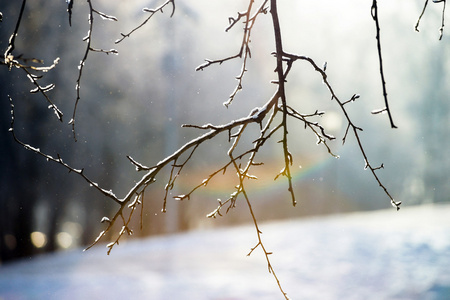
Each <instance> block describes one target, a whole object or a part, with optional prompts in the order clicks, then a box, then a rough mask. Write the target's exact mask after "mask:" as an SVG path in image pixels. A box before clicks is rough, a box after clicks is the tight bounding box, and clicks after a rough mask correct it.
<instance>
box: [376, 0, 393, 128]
mask: <svg viewBox="0 0 450 300" xmlns="http://www.w3.org/2000/svg"><path fill="white" fill-rule="evenodd" d="M371 13H372V18H373V20H374V21H375V26H376V29H377V36H376V39H377V49H378V60H379V63H380V76H381V85H382V87H383V97H384V105H385V107H384V108H382V109H380V110H377V111H373V112H372V114H378V113H382V112H387V114H388V116H389V121H390V122H391V128H397V126H395V125H394V120H393V119H392V114H391V110H390V109H389V102H388V98H387V91H386V81H385V80H384V71H383V58H382V57H381V39H380V24H379V22H378V5H377V0H373V2H372V9H371Z"/></svg>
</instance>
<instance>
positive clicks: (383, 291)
mask: <svg viewBox="0 0 450 300" xmlns="http://www.w3.org/2000/svg"><path fill="white" fill-rule="evenodd" d="M449 216H450V206H448V205H425V206H417V207H404V208H402V209H401V210H400V211H398V212H397V211H395V209H390V210H382V211H374V212H361V213H350V214H341V215H333V216H326V217H313V218H305V219H296V220H287V221H278V222H269V223H262V224H260V228H261V230H262V231H263V235H262V236H263V239H264V240H263V242H264V243H265V247H266V249H267V250H268V251H272V252H273V255H271V256H270V257H271V263H272V265H273V267H274V269H275V272H276V274H277V276H278V277H279V279H280V281H281V284H282V286H283V289H284V290H285V291H286V292H287V294H288V296H289V297H290V298H291V299H377V300H378V299H405V300H406V299H409V300H411V299H450V272H449V270H450V217H449ZM256 243H257V238H256V234H255V229H254V227H252V226H250V225H248V226H239V227H232V228H222V229H208V230H203V231H195V232H189V233H184V234H177V235H170V236H160V237H152V238H147V239H142V240H138V239H131V240H128V241H127V242H126V243H123V244H122V243H121V244H120V245H119V246H116V247H115V248H114V249H113V251H112V253H111V254H110V255H109V256H108V255H106V248H105V246H104V245H100V246H99V247H96V248H94V249H91V250H88V251H85V252H83V251H82V249H76V250H72V251H70V252H60V253H56V254H51V255H43V256H39V257H33V258H31V259H28V260H23V261H19V262H15V263H11V264H7V265H3V266H1V267H0V299H1V300H22V299H215V300H225V299H227V300H231V299H233V300H237V299H283V295H282V294H281V292H280V291H279V289H278V286H277V284H276V282H275V280H274V278H273V277H272V275H271V274H269V273H268V270H267V263H266V261H265V258H264V255H263V253H262V250H261V249H256V250H255V251H254V252H253V253H252V254H251V255H250V256H247V254H248V252H249V251H250V249H251V248H252V247H253V246H255V245H256Z"/></svg>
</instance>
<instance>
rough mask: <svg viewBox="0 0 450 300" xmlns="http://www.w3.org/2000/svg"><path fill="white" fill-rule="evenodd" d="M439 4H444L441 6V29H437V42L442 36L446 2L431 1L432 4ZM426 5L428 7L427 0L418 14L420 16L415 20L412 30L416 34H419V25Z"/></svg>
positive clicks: (441, 0) (442, 0) (444, 0)
mask: <svg viewBox="0 0 450 300" xmlns="http://www.w3.org/2000/svg"><path fill="white" fill-rule="evenodd" d="M440 2H444V5H443V6H442V17H441V28H439V40H442V36H443V35H444V23H445V6H446V3H447V1H446V0H433V3H440ZM427 5H428V0H425V4H424V6H423V9H422V13H421V14H420V16H419V18H418V20H417V23H416V26H415V27H414V29H415V30H416V31H417V32H419V23H420V21H421V20H422V16H423V15H424V13H425V10H426V8H427Z"/></svg>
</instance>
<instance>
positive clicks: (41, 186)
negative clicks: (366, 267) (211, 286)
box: [0, 0, 450, 263]
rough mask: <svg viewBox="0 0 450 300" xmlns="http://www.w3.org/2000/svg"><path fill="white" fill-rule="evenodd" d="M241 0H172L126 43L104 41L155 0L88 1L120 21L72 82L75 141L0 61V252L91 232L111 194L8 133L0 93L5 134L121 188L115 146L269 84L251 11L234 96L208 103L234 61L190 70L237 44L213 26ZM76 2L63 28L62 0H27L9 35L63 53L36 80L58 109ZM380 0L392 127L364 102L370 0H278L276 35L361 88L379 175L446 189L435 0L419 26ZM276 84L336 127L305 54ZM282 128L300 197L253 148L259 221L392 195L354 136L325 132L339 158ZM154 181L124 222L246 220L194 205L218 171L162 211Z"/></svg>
mask: <svg viewBox="0 0 450 300" xmlns="http://www.w3.org/2000/svg"><path fill="white" fill-rule="evenodd" d="M148 2H150V3H148ZM241 2H242V1H221V2H219V1H200V0H196V1H177V10H176V13H175V15H174V17H173V18H169V11H167V12H166V11H165V12H164V14H161V15H158V16H155V17H154V18H152V19H151V21H150V22H149V23H148V24H146V25H145V27H143V28H142V29H141V30H139V31H137V32H136V33H135V34H134V35H133V36H132V37H131V38H129V39H128V40H127V41H126V42H125V43H121V44H119V45H114V41H115V39H117V38H119V37H120V36H119V33H120V32H123V31H126V30H128V29H131V28H133V27H135V26H136V24H138V23H139V22H140V21H142V20H143V18H144V16H143V13H142V10H141V9H142V7H144V6H148V7H153V6H157V2H156V1H133V2H132V3H128V2H127V4H126V5H124V4H118V3H119V2H117V3H116V2H114V3H113V2H111V1H110V0H108V1H106V0H101V1H100V0H98V1H97V5H98V6H99V7H101V8H102V10H103V11H105V12H107V13H109V14H111V15H115V16H116V17H117V18H118V19H119V20H120V22H106V21H104V22H102V21H99V20H98V21H97V25H96V28H95V32H94V36H95V41H96V43H97V44H98V46H101V47H104V48H109V47H111V48H112V47H114V48H116V49H117V50H118V51H119V55H113V54H111V55H104V54H102V53H98V54H95V53H94V54H90V57H89V59H88V61H87V64H86V69H85V71H84V75H83V76H84V79H83V81H82V85H83V87H82V93H83V95H84V99H82V101H81V102H80V105H79V108H78V113H77V114H78V118H79V119H78V125H77V126H78V134H79V135H78V137H77V138H78V142H77V143H74V142H73V139H72V138H71V136H72V132H71V128H70V126H67V122H64V123H61V124H58V126H59V127H58V126H55V120H54V117H53V115H52V113H51V112H49V110H48V109H47V106H46V105H43V103H42V102H40V101H34V100H35V99H34V98H33V95H31V94H29V93H28V90H29V89H32V88H33V86H32V84H31V83H30V82H29V80H28V79H27V78H24V77H19V76H18V75H14V73H11V72H14V70H13V71H11V72H9V71H8V70H7V68H2V69H1V70H0V99H2V100H1V107H0V113H1V117H0V153H1V155H0V160H1V161H0V166H1V170H2V171H1V172H0V176H1V179H0V194H1V196H0V249H1V257H0V263H3V262H5V261H8V260H13V259H17V258H20V257H28V256H30V255H34V254H38V253H42V252H48V251H54V250H58V249H68V248H74V247H80V246H85V245H87V244H89V243H92V241H93V240H94V239H95V237H96V236H97V235H98V233H99V232H100V231H101V230H102V228H103V224H101V223H100V222H99V221H100V220H101V218H102V217H103V216H105V215H106V214H108V213H109V212H111V210H112V209H113V208H114V203H110V202H109V201H105V199H104V198H103V196H101V195H100V194H99V193H98V191H95V190H94V189H92V188H90V187H89V186H88V185H87V184H86V183H85V182H84V181H82V180H80V178H78V177H77V176H75V175H74V174H67V172H66V170H64V169H63V168H61V167H59V166H56V165H55V164H52V163H48V162H46V161H45V160H44V159H40V158H39V157H37V156H35V155H33V154H32V153H31V152H29V151H25V150H24V149H23V148H22V147H21V146H20V145H18V144H17V143H15V142H14V141H13V139H12V138H11V135H10V133H9V132H8V129H9V128H10V106H9V105H10V104H9V101H8V95H10V96H11V97H12V98H14V99H16V103H15V104H16V117H17V124H16V131H17V134H18V135H20V136H21V138H22V139H23V140H25V141H27V142H28V143H30V144H32V145H35V146H38V147H40V148H41V149H48V150H49V151H53V154H56V153H59V154H61V156H63V157H64V159H65V160H66V161H69V162H70V164H72V165H74V166H76V167H84V168H85V171H86V172H88V173H89V174H90V176H91V177H92V178H94V179H95V180H96V181H97V182H99V184H101V185H103V186H107V187H110V188H112V189H113V190H115V191H116V193H121V192H122V193H125V192H126V191H125V187H126V186H128V185H129V183H130V182H133V181H135V180H138V179H139V177H140V175H139V174H137V173H136V172H135V171H134V167H133V166H132V165H131V164H130V163H129V161H128V160H127V159H126V155H131V156H132V157H133V158H136V159H137V160H138V161H145V162H153V163H155V162H158V161H159V160H161V159H162V158H164V157H165V156H166V155H168V154H170V153H172V152H173V151H174V150H175V149H177V148H178V147H180V146H181V145H182V144H184V143H185V142H186V141H188V140H189V139H191V138H193V137H196V136H197V135H198V132H196V131H195V130H193V129H189V128H184V129H181V128H180V126H181V124H185V123H194V124H204V123H207V122H211V120H214V121H216V122H218V123H220V122H222V121H223V122H225V121H226V120H228V119H229V118H230V116H231V117H232V116H236V117H240V116H241V115H242V112H246V111H248V110H250V109H251V108H252V107H254V106H255V105H257V103H258V102H257V98H258V97H262V95H266V94H267V93H270V92H271V91H270V88H271V86H270V84H267V85H261V82H267V83H268V82H270V80H271V79H273V64H271V63H268V62H267V54H268V53H270V52H271V51H273V49H271V47H272V41H271V39H272V35H270V36H269V37H268V32H271V28H270V23H268V22H266V23H265V22H260V23H258V24H257V28H255V30H254V32H253V36H252V47H253V48H252V50H253V53H252V58H251V60H250V61H249V65H248V69H249V72H248V75H246V76H247V77H246V78H245V81H244V87H245V88H244V89H243V91H242V92H241V94H240V96H239V97H240V101H239V105H233V106H230V107H229V108H228V109H226V108H225V107H223V106H222V102H223V101H224V100H225V99H227V98H228V95H229V94H230V93H231V92H232V90H233V89H234V87H235V85H236V80H235V76H236V75H238V74H239V71H240V67H241V65H240V62H230V63H226V64H223V65H221V66H218V67H215V68H210V69H207V70H204V71H198V72H196V71H195V68H196V67H197V66H198V65H200V64H201V63H203V61H204V59H205V58H219V57H222V56H227V55H230V54H232V53H234V52H235V49H236V44H239V43H240V40H239V39H240V33H239V32H238V33H236V32H228V33H225V31H224V29H225V28H226V26H227V25H228V23H227V20H228V17H229V16H231V15H234V14H235V12H237V11H240V10H242V5H241V4H242V3H241ZM86 5H87V4H86V3H84V2H77V3H75V6H74V10H73V15H72V26H71V27H69V24H68V16H67V12H66V9H67V4H66V3H65V2H64V1H62V0H61V1H53V2H52V3H51V5H50V4H48V1H42V0H39V1H37V0H36V1H29V3H28V4H27V10H26V11H25V16H24V21H23V24H22V25H21V26H22V27H21V30H20V34H19V36H18V39H17V42H16V43H17V45H16V48H18V49H24V51H25V50H27V52H30V49H31V50H32V52H31V53H30V54H32V55H33V56H35V57H39V58H42V59H44V60H45V61H46V62H48V63H50V62H51V61H53V59H54V58H55V57H61V60H60V63H59V65H58V66H57V69H56V72H50V73H49V74H48V75H47V76H48V77H47V79H48V81H49V82H53V83H55V84H56V87H57V88H56V89H55V90H54V91H52V97H53V98H54V99H57V101H58V106H59V107H60V108H61V109H62V110H63V111H71V110H72V109H73V105H74V100H75V98H76V95H75V83H76V79H77V75H78V73H77V66H78V64H79V62H80V60H81V58H82V55H83V51H84V47H85V44H84V43H83V42H82V39H83V37H84V36H85V35H86V32H87V30H88V28H87V21H86V20H87V12H86ZM379 6H380V8H379V9H380V18H381V19H380V22H381V24H382V46H383V58H384V62H385V76H386V81H387V87H388V93H389V96H390V100H391V103H390V104H391V106H392V107H391V110H392V112H393V115H394V118H395V120H396V123H397V126H398V127H399V128H398V129H395V130H393V129H390V128H389V124H388V121H387V118H386V117H385V116H380V115H377V116H374V115H371V114H370V111H372V110H374V109H377V108H379V107H380V106H382V93H381V87H380V80H379V73H378V61H377V52H376V41H375V28H374V24H373V20H372V19H371V16H370V1H350V0H342V1H325V0H322V1H282V3H281V2H280V7H279V9H280V14H282V15H283V20H284V22H285V23H282V26H283V28H282V30H283V36H284V40H285V47H286V48H287V49H293V50H295V51H296V52H298V53H301V54H304V55H308V56H311V57H313V58H314V59H315V60H316V61H317V62H325V61H326V62H327V63H328V67H327V74H328V78H329V79H330V81H331V82H332V83H333V86H334V88H335V89H336V90H337V92H338V93H339V94H341V95H344V96H345V97H351V95H352V94H353V93H359V94H360V95H361V99H360V100H358V101H357V102H355V104H354V105H353V106H352V107H351V108H349V111H350V113H352V114H353V117H354V119H355V122H356V123H357V124H358V125H359V126H360V127H362V128H364V133H363V135H362V138H363V141H364V143H365V144H366V145H367V149H369V155H370V156H371V159H372V161H376V162H379V163H384V166H385V169H384V170H383V171H382V172H381V173H380V176H381V177H382V180H383V181H384V182H385V184H386V186H387V187H388V188H389V190H390V192H391V193H392V194H394V195H395V198H396V199H398V200H401V201H402V202H403V206H413V205H421V204H425V203H437V202H448V201H449V200H450V196H449V195H450V182H449V178H450V173H449V170H450V158H449V156H448V149H450V132H449V131H450V119H449V116H450V85H449V84H448V83H449V82H450V78H449V74H450V72H449V71H450V63H449V62H450V59H449V56H450V44H449V43H450V32H449V31H444V37H443V39H442V40H441V41H439V39H438V37H439V34H438V29H439V27H440V18H441V12H442V8H441V6H439V7H438V6H437V5H435V4H429V8H428V9H427V12H426V15H425V17H424V18H423V19H422V21H421V25H420V33H417V32H415V31H414V25H415V24H416V21H417V18H418V16H419V15H420V12H421V10H422V7H423V1H418V0H417V1H407V0H396V1H380V4H379ZM19 9H20V3H19V2H16V1H3V2H2V3H1V4H0V11H1V12H2V13H3V21H2V23H0V48H1V49H2V51H5V48H6V47H7V45H8V39H9V36H10V35H11V33H12V32H13V30H14V26H15V23H16V19H15V18H16V17H17V12H18V10H19ZM97 19H99V18H97ZM288 22H289V23H288ZM265 26H266V27H265ZM142 49H145V51H142ZM2 53H3V52H2ZM143 66H144V67H143ZM12 74H13V75H12ZM289 82H290V83H292V82H295V83H296V84H295V85H294V84H291V85H290V86H289V90H288V92H289V93H290V94H291V96H292V95H294V96H292V97H291V98H293V97H295V98H298V99H299V100H298V101H304V102H305V105H304V106H303V107H306V108H308V107H309V108H310V109H311V110H312V109H316V108H317V107H319V108H320V109H321V110H324V111H326V112H327V116H326V117H325V119H324V122H325V123H326V124H327V126H328V128H330V130H331V131H332V133H333V134H335V135H337V136H338V138H341V136H339V134H341V135H342V132H343V130H345V125H346V124H345V122H343V120H342V119H341V117H340V115H339V114H338V113H337V112H336V113H334V110H337V107H335V106H333V103H332V102H331V101H329V100H330V99H329V98H330V97H329V94H328V92H327V90H326V89H325V88H324V87H323V84H322V82H321V80H320V79H318V77H317V76H316V75H315V74H314V72H313V70H312V69H311V67H310V66H309V65H306V64H305V67H304V68H297V69H296V71H295V73H293V74H291V77H290V79H289ZM24 86H26V87H28V86H29V89H28V88H26V89H24V88H23V87H24ZM66 121H68V120H66ZM291 130H292V132H291V133H290V134H291V135H292V136H293V135H296V136H298V138H297V141H298V145H295V147H294V146H291V148H295V157H296V159H295V162H294V165H295V166H296V167H295V169H294V170H295V173H294V179H295V180H294V183H295V188H296V192H297V194H298V195H299V196H298V198H299V205H298V206H297V207H295V208H293V207H292V205H291V204H290V200H289V195H288V194H287V193H286V186H285V183H284V182H283V181H273V174H276V172H277V171H278V170H277V168H278V166H277V164H276V163H277V161H278V160H279V159H280V157H279V155H278V156H277V153H278V152H277V151H279V149H277V148H275V147H274V148H273V149H269V150H271V151H269V150H268V149H266V152H265V153H264V156H265V157H267V158H268V160H267V162H266V167H265V169H264V174H259V175H260V179H259V180H258V181H257V182H255V184H254V185H253V186H252V187H251V189H249V191H250V192H251V194H252V196H253V197H254V198H255V199H257V201H255V202H254V205H255V213H256V215H257V216H258V219H259V220H260V221H264V220H275V219H286V218H298V217H303V216H310V215H322V214H335V213H341V212H351V211H363V210H376V209H383V208H388V207H391V205H390V203H389V201H387V200H386V199H385V196H384V195H383V193H382V191H381V190H380V189H379V187H378V186H377V185H376V183H375V182H374V181H373V179H372V178H371V175H370V174H369V173H368V172H365V171H364V170H363V168H364V161H363V159H362V157H361V155H360V153H359V152H358V151H357V148H356V147H355V141H354V140H349V141H348V142H347V144H346V145H345V146H344V147H341V143H340V141H339V139H338V141H337V142H335V143H334V144H333V145H332V146H333V150H334V151H335V152H336V153H337V154H339V155H340V158H339V159H334V158H332V157H330V156H329V155H328V154H327V153H326V151H323V149H320V148H318V147H317V146H315V137H313V136H311V135H310V134H308V133H307V132H305V131H304V130H303V128H295V129H294V128H293V129H291ZM291 141H292V139H291ZM223 143H224V144H223V145H222V144H220V143H217V142H216V143H212V142H211V143H209V144H208V146H207V148H206V147H204V148H203V149H200V150H199V151H202V152H200V153H202V154H201V155H198V156H197V157H196V158H195V163H194V164H192V163H191V164H190V166H189V169H188V170H187V171H186V172H185V173H184V175H183V176H182V178H181V179H180V181H179V184H178V186H177V187H176V189H177V192H178V193H182V192H183V189H187V190H189V189H190V188H192V186H195V185H196V184H198V183H199V182H201V181H202V179H203V178H205V177H206V176H207V175H208V174H209V173H208V172H210V171H211V170H210V169H211V166H213V165H214V164H216V163H217V162H220V161H221V159H223V157H222V156H223V150H221V151H220V149H222V148H223V147H225V149H226V147H227V146H226V145H225V144H226V143H227V140H226V138H225V137H224V138H223ZM278 154H279V153H278ZM271 162H273V164H272V163H271ZM149 164H150V163H149ZM261 175H262V176H261ZM157 184H158V183H157ZM164 184H165V183H164V182H160V183H159V188H157V187H158V186H157V187H153V188H152V192H151V193H146V197H147V198H148V199H147V201H146V204H145V213H144V227H143V229H142V230H135V235H138V236H147V235H156V234H166V233H174V232H179V231H186V230H192V229H199V228H210V227H217V226H223V225H230V224H242V223H248V222H250V221H251V219H250V218H249V216H248V213H247V211H246V210H237V209H235V210H231V211H230V212H229V213H228V214H227V215H226V216H225V217H223V218H218V219H207V218H206V217H205V215H206V214H208V213H209V212H211V211H212V210H214V209H215V207H216V206H217V198H226V197H227V196H228V195H229V189H228V186H229V184H228V185H227V182H226V178H225V179H224V181H223V182H215V183H214V184H211V185H208V186H207V187H206V188H203V189H201V190H199V191H197V192H196V193H195V195H194V196H195V197H193V198H192V199H191V200H189V201H182V202H175V201H170V202H169V204H168V205H169V207H168V212H167V213H165V214H162V213H161V205H162V204H161V199H162V197H163V188H164ZM173 193H175V191H174V192H173ZM238 205H239V203H238ZM399 213H401V211H400V212H399ZM393 218H395V217H393ZM138 221H139V220H136V221H135V223H136V224H135V226H136V228H138V227H139V224H138V223H139V222H138Z"/></svg>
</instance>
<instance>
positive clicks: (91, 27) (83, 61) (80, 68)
mask: <svg viewBox="0 0 450 300" xmlns="http://www.w3.org/2000/svg"><path fill="white" fill-rule="evenodd" d="M87 3H88V5H89V14H88V23H89V30H88V33H87V36H85V37H84V38H83V41H85V42H86V43H87V45H86V49H85V51H84V55H83V58H82V59H81V61H80V64H79V65H78V78H77V81H76V85H75V90H76V93H77V97H76V99H75V105H74V108H73V112H72V119H70V121H69V125H71V126H72V134H73V139H74V140H75V141H77V136H76V132H75V119H76V118H75V117H76V114H77V108H78V103H79V102H80V100H81V77H82V75H83V70H84V65H85V64H86V61H87V58H88V55H89V52H90V51H93V52H101V53H106V54H118V53H119V52H118V51H117V50H115V49H110V50H104V49H96V48H93V47H92V46H91V44H92V33H93V31H94V13H96V14H98V15H99V16H101V17H102V19H103V20H108V21H117V18H116V17H114V16H109V15H107V14H104V13H102V12H99V11H98V10H96V9H94V7H93V6H92V1H91V0H87Z"/></svg>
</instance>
